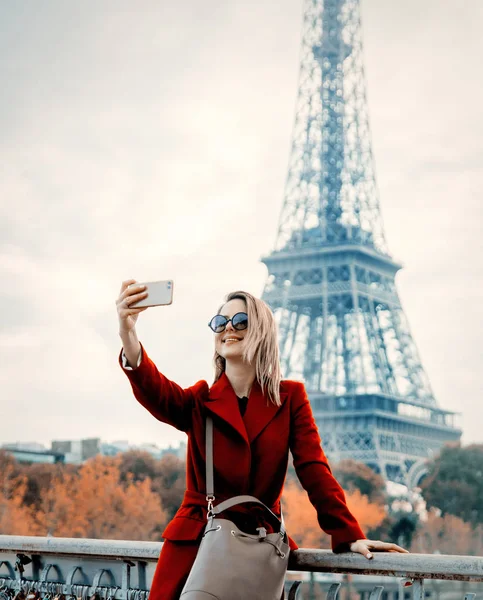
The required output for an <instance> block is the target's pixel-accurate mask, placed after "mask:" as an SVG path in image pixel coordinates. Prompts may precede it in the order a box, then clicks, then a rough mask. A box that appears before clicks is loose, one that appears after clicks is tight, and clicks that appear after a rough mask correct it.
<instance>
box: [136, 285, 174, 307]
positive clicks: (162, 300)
mask: <svg viewBox="0 0 483 600" xmlns="http://www.w3.org/2000/svg"><path fill="white" fill-rule="evenodd" d="M137 285H145V286H146V289H145V290H144V291H145V292H147V293H148V295H147V298H143V299H142V300H139V301H138V302H135V303H134V304H131V305H130V306H131V307H132V308H143V307H144V306H167V305H168V304H171V303H172V302H173V280H172V279H169V280H167V281H142V282H139V283H133V284H132V286H137ZM129 287H131V285H130V286H129Z"/></svg>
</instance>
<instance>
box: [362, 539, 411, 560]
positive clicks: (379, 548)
mask: <svg viewBox="0 0 483 600" xmlns="http://www.w3.org/2000/svg"><path fill="white" fill-rule="evenodd" d="M350 550H351V552H358V553H359V554H363V555H364V556H365V557H366V558H369V559H371V558H372V557H373V554H372V552H371V550H375V551H376V552H403V553H405V554H408V553H409V552H408V550H405V549H404V548H401V546H398V545H397V544H391V543H390V542H381V541H379V540H357V541H355V542H352V544H351V545H350Z"/></svg>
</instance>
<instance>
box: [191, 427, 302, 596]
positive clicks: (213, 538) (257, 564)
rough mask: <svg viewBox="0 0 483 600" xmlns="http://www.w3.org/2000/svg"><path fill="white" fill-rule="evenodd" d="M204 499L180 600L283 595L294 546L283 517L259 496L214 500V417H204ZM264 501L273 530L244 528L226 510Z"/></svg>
mask: <svg viewBox="0 0 483 600" xmlns="http://www.w3.org/2000/svg"><path fill="white" fill-rule="evenodd" d="M206 500H207V502H208V517H207V519H208V522H207V525H206V527H205V530H204V532H203V537H202V539H201V543H200V547H199V549H198V553H197V555H196V559H195V562H194V563H193V566H192V568H191V571H190V574H189V576H188V579H187V581H186V583H185V585H184V587H183V590H182V592H181V596H180V600H281V598H283V593H284V580H285V574H286V572H287V567H288V559H289V553H290V547H289V545H288V536H287V533H286V531H285V526H284V524H283V517H282V521H280V520H279V518H278V517H277V516H276V515H275V514H274V513H273V512H272V511H271V510H270V509H269V508H268V506H266V505H265V504H263V502H261V501H260V500H258V499H257V498H255V496H234V497H233V498H229V499H228V500H225V501H224V502H220V504H218V505H216V506H215V505H214V504H213V503H214V501H215V495H214V481H213V419H212V418H211V417H210V416H208V417H207V419H206ZM248 502H251V503H256V504H261V505H262V507H263V508H264V509H266V510H267V511H268V513H269V515H270V517H271V518H273V519H274V520H275V522H276V524H277V529H278V531H276V532H275V533H267V530H266V529H265V527H257V531H258V535H253V534H249V533H246V532H244V531H242V530H241V529H239V528H238V527H237V526H236V525H235V523H233V522H232V521H230V520H229V519H220V518H217V516H218V515H220V514H221V513H222V512H223V511H225V510H228V509H229V508H232V507H233V506H237V505H239V504H244V503H248Z"/></svg>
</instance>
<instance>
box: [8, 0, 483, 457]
mask: <svg viewBox="0 0 483 600" xmlns="http://www.w3.org/2000/svg"><path fill="white" fill-rule="evenodd" d="M362 16H363V27H364V41H365V63H366V75H367V83H368V99H369V110H370V116H371V126H372V135H373V145H374V152H375V157H376V171H377V177H378V185H379V189H380V193H381V202H382V211H383V218H384V222H385V228H386V234H387V240H388V244H389V248H390V251H391V253H392V255H393V256H394V258H395V259H397V260H401V261H402V262H403V264H404V265H405V268H404V270H403V271H401V272H400V273H399V274H398V276H397V280H396V281H397V284H398V289H399V293H400V296H401V299H402V302H403V306H404V307H405V310H406V313H407V315H408V318H409V321H410V324H411V329H412V332H413V334H414V337H415V339H416V342H417V344H418V347H419V350H420V353H421V356H422V359H423V364H424V366H425V368H426V370H427V372H428V374H429V377H430V380H431V382H432V386H433V388H434V391H435V394H436V397H437V399H438V401H439V404H440V405H441V406H442V407H444V408H446V409H450V410H456V411H461V412H462V419H461V423H462V426H463V428H464V441H465V442H480V443H483V433H482V432H481V423H482V422H483V394H482V370H483V361H482V350H481V349H482V343H481V337H482V334H483V328H482V316H483V315H482V313H483V310H482V300H483V292H482V289H483V286H482V275H483V273H482V270H483V269H482V264H483V252H482V244H481V233H480V232H481V225H482V208H481V207H482V190H483V116H482V106H483V79H482V77H481V74H480V73H481V58H482V56H483V37H482V36H481V30H482V29H483V3H482V2H481V0H465V1H464V2H463V3H462V2H456V1H455V0H453V1H450V0H424V2H423V3H422V2H421V1H420V0H406V1H405V2H388V1H387V0H362ZM301 17H302V0H256V1H255V0H246V1H244V2H235V1H232V0H228V1H227V0H224V1H223V2H221V1H220V0H204V1H203V2H200V1H199V0H185V1H184V2H177V3H176V2H168V1H166V0H164V1H162V2H159V1H158V0H156V1H148V0H140V1H139V2H136V3H133V2H130V1H129V2H128V1H126V0H116V1H113V0H106V1H105V2H102V3H99V2H94V1H93V0H86V1H83V2H78V3H65V2H62V1H61V0H44V1H43V2H40V3H39V2H36V1H35V0H24V1H23V2H0V81H1V92H0V132H1V134H0V277H1V280H2V286H1V292H0V307H1V321H0V384H1V392H0V394H1V396H0V415H1V416H0V421H1V424H2V427H1V430H0V444H1V443H6V442H15V441H29V440H37V441H40V442H43V443H46V444H49V443H50V440H52V439H80V438H83V437H92V436H99V437H101V438H102V439H103V440H109V441H112V440H119V439H127V440H129V441H130V442H132V443H142V442H152V443H156V444H158V445H160V446H164V445H168V444H170V443H171V444H173V443H174V444H177V443H178V441H180V440H182V439H183V437H184V436H183V434H181V433H179V432H177V431H176V430H174V429H171V428H170V427H168V426H166V425H163V424H160V423H158V422H157V421H156V420H155V419H154V418H152V417H151V416H150V415H149V414H148V413H147V412H146V411H144V409H142V407H140V406H139V405H138V404H137V403H136V401H135V400H134V398H133V396H132V395H131V392H130V386H129V384H128V382H127V380H126V378H125V377H124V375H123V373H122V372H121V370H120V369H119V367H118V365H117V354H118V351H119V348H120V343H119V338H118V335H117V316H116V310H115V300H116V297H117V295H118V291H119V288H120V284H121V282H122V280H124V279H127V278H131V277H134V278H136V279H138V280H140V281H141V280H156V279H168V278H172V279H174V280H175V302H174V304H173V305H172V306H171V307H167V308H153V309H150V310H148V311H146V312H145V313H143V314H142V315H141V316H140V319H139V326H138V331H139V336H140V338H141V340H142V341H143V342H144V344H145V346H146V348H147V349H148V352H149V353H150V355H151V356H152V358H153V359H154V360H155V362H156V363H157V365H158V367H159V368H160V370H162V371H163V372H164V373H165V374H166V375H167V376H168V377H170V378H172V379H174V380H175V381H178V382H179V383H180V384H182V385H185V386H187V385H190V384H191V383H193V382H195V381H197V380H199V379H208V380H210V379H211V377H212V368H211V355H212V338H211V334H210V331H209V330H208V328H207V326H206V323H207V322H208V320H209V318H210V317H211V316H212V314H214V312H215V310H216V308H217V306H218V304H219V303H220V300H221V299H222V298H223V296H224V295H225V294H226V293H227V292H229V291H231V290H233V289H239V288H242V289H247V290H248V291H251V292H253V293H255V294H257V295H259V294H260V293H261V291H262V288H263V283H264V280H265V277H266V269H265V267H264V266H263V265H262V264H260V262H259V258H260V256H261V255H263V254H265V253H268V252H269V251H270V250H271V248H272V246H273V243H274V240H275V229H276V223H277V219H278V215H279V211H280V208H281V202H282V198H283V185H284V180H285V175H286V168H287V162H288V151H289V144H290V135H291V128H292V121H293V112H294V106H295V96H296V86H297V75H298V61H299V48H300V35H301Z"/></svg>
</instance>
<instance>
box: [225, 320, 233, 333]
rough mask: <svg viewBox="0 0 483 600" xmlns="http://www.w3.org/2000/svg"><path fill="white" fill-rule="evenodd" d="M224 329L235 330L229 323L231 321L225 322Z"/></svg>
mask: <svg viewBox="0 0 483 600" xmlns="http://www.w3.org/2000/svg"><path fill="white" fill-rule="evenodd" d="M225 329H226V330H228V331H235V328H234V327H233V325H232V324H231V321H228V323H227V324H226V327H225Z"/></svg>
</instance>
